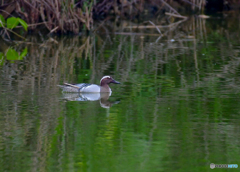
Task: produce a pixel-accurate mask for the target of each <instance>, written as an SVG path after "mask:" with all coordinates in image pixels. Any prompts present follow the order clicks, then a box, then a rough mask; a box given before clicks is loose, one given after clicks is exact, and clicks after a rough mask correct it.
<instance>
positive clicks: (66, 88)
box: [57, 83, 79, 93]
mask: <svg viewBox="0 0 240 172" xmlns="http://www.w3.org/2000/svg"><path fill="white" fill-rule="evenodd" d="M64 84H65V85H57V86H58V87H60V88H61V89H62V91H63V92H74V93H76V92H79V87H77V86H74V85H71V84H67V83H64ZM70 85H71V86H70Z"/></svg>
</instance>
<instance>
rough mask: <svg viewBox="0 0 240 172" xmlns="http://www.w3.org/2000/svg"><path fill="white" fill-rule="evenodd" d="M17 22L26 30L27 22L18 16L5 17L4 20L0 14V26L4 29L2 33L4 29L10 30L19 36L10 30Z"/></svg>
mask: <svg viewBox="0 0 240 172" xmlns="http://www.w3.org/2000/svg"><path fill="white" fill-rule="evenodd" d="M19 24H20V25H21V26H22V27H23V28H24V30H25V31H27V29H28V24H27V23H26V22H25V21H24V20H22V19H20V18H18V17H17V18H16V17H9V18H8V19H7V21H5V19H4V17H3V16H2V15H1V14H0V27H2V28H3V29H4V30H5V33H4V34H6V31H9V32H12V33H14V34H15V35H17V36H19V37H21V36H20V35H18V34H17V33H16V32H13V31H12V29H14V28H16V27H17V26H18V25H19ZM21 38H22V37H21Z"/></svg>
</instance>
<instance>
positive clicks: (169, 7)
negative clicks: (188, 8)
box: [161, 0, 180, 15]
mask: <svg viewBox="0 0 240 172" xmlns="http://www.w3.org/2000/svg"><path fill="white" fill-rule="evenodd" d="M161 1H162V3H164V4H165V5H166V6H167V7H168V8H170V9H171V10H172V11H173V12H175V13H176V14H178V15H180V14H179V13H178V12H177V11H176V10H175V9H174V8H173V7H171V6H170V5H169V4H168V3H166V2H165V1H164V0H161Z"/></svg>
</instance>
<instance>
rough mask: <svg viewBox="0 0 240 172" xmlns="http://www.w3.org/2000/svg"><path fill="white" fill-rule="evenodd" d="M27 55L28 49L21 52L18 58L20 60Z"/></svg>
mask: <svg viewBox="0 0 240 172" xmlns="http://www.w3.org/2000/svg"><path fill="white" fill-rule="evenodd" d="M27 53H28V49H27V48H25V49H24V50H23V52H22V53H21V54H20V56H19V58H18V59H19V60H22V59H23V57H25V56H26V55H27Z"/></svg>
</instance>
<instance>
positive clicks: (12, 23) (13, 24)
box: [7, 17, 19, 29]
mask: <svg viewBox="0 0 240 172" xmlns="http://www.w3.org/2000/svg"><path fill="white" fill-rule="evenodd" d="M18 24H19V21H18V19H17V18H16V17H10V18H8V19H7V28H9V29H13V28H15V27H16V26H17V25H18Z"/></svg>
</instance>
